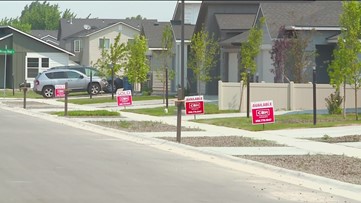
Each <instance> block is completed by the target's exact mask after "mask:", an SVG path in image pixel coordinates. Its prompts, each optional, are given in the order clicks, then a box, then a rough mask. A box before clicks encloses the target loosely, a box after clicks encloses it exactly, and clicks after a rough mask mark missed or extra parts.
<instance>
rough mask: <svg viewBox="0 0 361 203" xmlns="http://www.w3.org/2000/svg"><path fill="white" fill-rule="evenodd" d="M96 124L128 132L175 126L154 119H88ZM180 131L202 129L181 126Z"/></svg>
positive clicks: (170, 128)
mask: <svg viewBox="0 0 361 203" xmlns="http://www.w3.org/2000/svg"><path fill="white" fill-rule="evenodd" d="M89 123H93V124H96V125H101V126H104V127H109V128H115V129H118V130H124V131H128V132H176V131H177V126H173V125H168V124H165V123H161V122H154V121H89ZM182 131H202V130H201V129H199V128H186V127H182Z"/></svg>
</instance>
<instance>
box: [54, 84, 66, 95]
mask: <svg viewBox="0 0 361 203" xmlns="http://www.w3.org/2000/svg"><path fill="white" fill-rule="evenodd" d="M55 97H65V85H55Z"/></svg>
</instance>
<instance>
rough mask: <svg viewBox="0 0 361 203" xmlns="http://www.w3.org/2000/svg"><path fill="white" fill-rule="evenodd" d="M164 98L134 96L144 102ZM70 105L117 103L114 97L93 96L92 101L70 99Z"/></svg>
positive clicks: (134, 98)
mask: <svg viewBox="0 0 361 203" xmlns="http://www.w3.org/2000/svg"><path fill="white" fill-rule="evenodd" d="M162 98H163V97H162V96H143V95H142V96H133V97H132V99H133V101H144V100H155V99H162ZM61 101H63V100H61ZM68 102H69V103H72V104H99V103H109V102H114V103H115V102H116V98H115V95H114V100H113V99H112V95H111V94H109V95H108V96H107V97H97V96H96V95H95V96H93V98H92V99H90V98H89V96H88V97H87V98H82V99H71V98H70V99H69V100H68Z"/></svg>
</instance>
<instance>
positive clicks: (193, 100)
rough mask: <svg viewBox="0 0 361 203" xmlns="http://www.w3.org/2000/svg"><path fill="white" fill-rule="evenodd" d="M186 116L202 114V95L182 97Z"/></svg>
mask: <svg viewBox="0 0 361 203" xmlns="http://www.w3.org/2000/svg"><path fill="white" fill-rule="evenodd" d="M184 102H185V103H184V105H185V109H186V115H194V116H195V115H197V114H204V100H203V95H199V96H187V97H184Z"/></svg>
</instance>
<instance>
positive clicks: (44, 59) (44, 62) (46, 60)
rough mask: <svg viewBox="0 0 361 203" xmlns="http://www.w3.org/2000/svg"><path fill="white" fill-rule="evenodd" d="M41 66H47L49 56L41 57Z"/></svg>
mask: <svg viewBox="0 0 361 203" xmlns="http://www.w3.org/2000/svg"><path fill="white" fill-rule="evenodd" d="M41 67H42V68H49V58H41Z"/></svg>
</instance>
